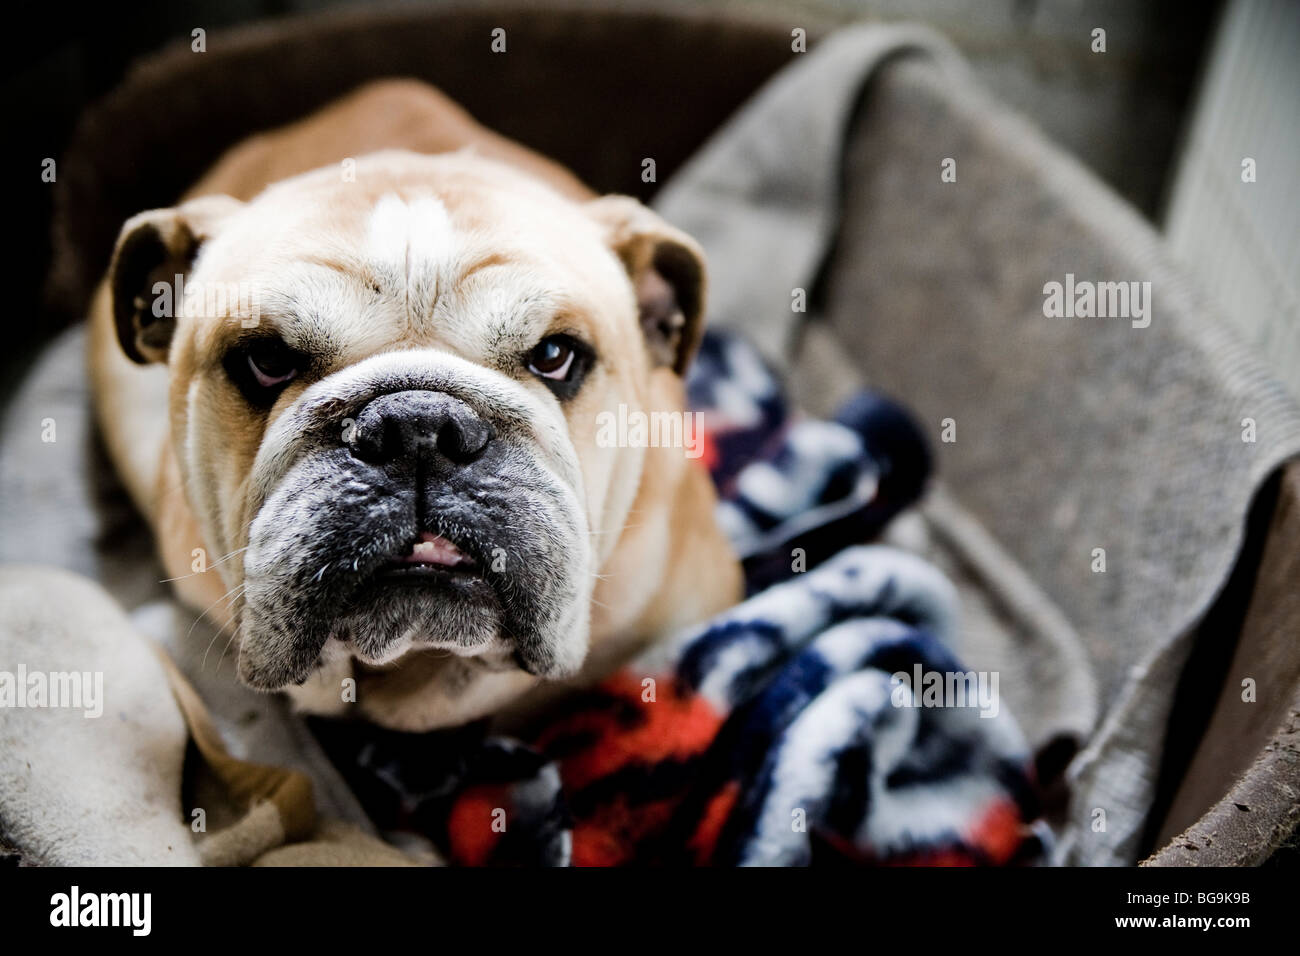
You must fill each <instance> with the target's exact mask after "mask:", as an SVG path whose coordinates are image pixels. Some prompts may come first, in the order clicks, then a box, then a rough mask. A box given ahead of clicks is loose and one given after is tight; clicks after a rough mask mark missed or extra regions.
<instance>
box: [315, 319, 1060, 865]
mask: <svg viewBox="0 0 1300 956" xmlns="http://www.w3.org/2000/svg"><path fill="white" fill-rule="evenodd" d="M689 384H690V395H691V399H692V403H693V405H694V409H695V411H697V412H699V413H700V415H701V418H702V420H703V422H704V423H705V425H704V435H705V436H706V437H705V447H706V448H707V449H708V453H707V454H706V455H705V461H706V462H707V463H708V465H709V467H710V472H711V474H712V476H713V478H714V480H715V482H716V483H717V487H718V490H719V492H720V496H721V501H720V503H719V506H718V514H719V519H720V520H721V522H722V524H723V526H724V527H725V528H726V529H727V531H728V532H729V534H730V537H731V539H732V541H733V542H734V543H735V545H736V547H737V550H738V551H739V552H740V555H741V557H742V560H743V561H744V567H745V574H746V581H747V583H748V586H749V588H750V591H751V592H752V594H753V596H752V597H750V598H749V599H748V600H746V601H744V602H743V603H742V604H740V605H739V606H738V607H736V608H734V609H732V610H731V611H728V612H726V613H724V614H722V615H720V616H718V617H717V618H715V619H713V620H711V621H709V622H707V623H706V624H705V625H703V626H702V627H700V628H697V629H690V630H687V631H685V632H683V633H680V634H678V635H676V636H675V637H674V638H672V639H671V640H669V641H666V642H664V643H661V644H658V645H656V646H654V647H652V648H651V649H650V650H649V651H647V652H646V653H645V654H643V655H642V656H641V657H639V658H637V659H636V660H635V661H633V662H632V663H631V664H629V665H627V666H626V667H624V668H622V669H621V670H620V671H618V672H617V673H616V674H614V675H613V676H612V677H610V678H608V679H607V680H605V681H604V682H602V683H601V684H600V685H599V686H598V687H596V688H595V689H593V690H590V691H586V692H583V693H580V694H577V695H575V696H573V697H572V698H570V699H567V700H565V701H564V702H563V704H562V705H561V706H560V707H559V710H558V712H556V713H552V714H550V715H549V716H548V717H547V718H546V719H544V720H542V721H541V722H540V725H539V726H538V727H536V728H535V729H534V730H533V732H532V733H531V734H530V736H529V738H528V740H527V741H526V742H525V741H523V740H518V739H512V738H504V737H482V738H476V736H475V732H474V730H473V729H469V730H457V731H453V732H451V733H445V732H439V733H432V734H422V735H411V734H376V733H375V732H374V730H373V728H367V729H366V732H364V733H359V732H358V731H357V728H356V727H355V725H352V724H335V723H332V722H330V721H317V722H315V727H316V730H317V734H318V737H319V738H320V739H322V740H323V741H324V742H325V746H326V749H327V751H328V752H330V753H331V755H332V756H333V758H334V759H335V760H336V761H337V762H338V763H339V764H340V769H341V770H342V771H343V773H344V775H345V777H347V778H348V779H349V781H350V782H351V783H352V784H353V786H354V789H356V791H357V792H358V793H359V794H360V795H361V796H362V799H363V802H364V803H365V805H366V809H367V810H368V812H369V813H370V815H371V816H372V817H373V818H374V819H375V820H376V822H377V823H378V825H379V826H380V827H381V828H383V829H385V830H388V831H389V832H393V831H403V830H405V831H409V832H414V833H416V834H418V835H421V836H423V837H426V838H428V839H429V840H431V841H432V842H433V843H434V845H435V846H436V847H437V848H438V849H439V850H440V851H441V853H442V854H443V855H444V856H445V858H446V859H448V860H449V861H450V862H452V863H454V864H460V865H470V866H481V865H549V866H564V865H578V866H615V865H630V864H656V865H713V866H736V865H760V866H802V865H809V864H812V863H827V862H835V863H846V862H847V863H855V864H884V863H889V864H900V863H912V864H1006V863H1011V862H1028V861H1033V860H1037V859H1038V858H1039V856H1040V855H1041V853H1042V852H1043V849H1044V846H1043V831H1041V830H1036V829H1035V828H1034V827H1033V826H1032V823H1033V821H1034V820H1035V817H1036V815H1037V796H1036V794H1035V790H1034V781H1033V775H1032V771H1031V769H1030V753H1029V748H1028V747H1027V745H1026V744H1025V741H1024V738H1023V736H1022V735H1021V733H1020V731H1019V729H1018V728H1017V727H1016V725H1015V722H1014V720H1013V719H1012V717H1011V715H1010V714H1009V713H1008V712H1007V711H1006V710H1004V709H1002V708H1001V707H1000V705H999V700H998V696H997V684H996V677H995V676H994V679H993V680H992V682H991V683H990V681H989V677H990V675H977V674H975V673H974V672H968V671H966V670H965V668H964V667H963V666H962V665H961V664H960V663H959V662H958V661H957V659H956V658H955V656H954V655H953V653H952V651H951V646H952V641H953V637H954V632H955V630H956V626H957V625H956V618H957V613H956V600H955V594H954V591H953V588H952V586H951V585H950V584H949V583H948V581H947V580H946V579H945V578H944V576H943V575H942V574H940V573H939V572H938V571H937V570H936V569H934V568H933V567H932V566H931V565H929V564H928V563H926V562H925V561H923V560H921V559H919V558H917V557H915V556H913V555H910V554H907V553H906V552H903V551H900V550H896V549H893V548H888V547H881V546H852V547H848V548H843V544H844V543H845V542H846V541H861V540H863V539H865V538H869V537H872V536H874V535H875V534H876V533H877V532H879V530H880V529H881V528H882V527H883V525H884V524H885V522H886V521H888V519H889V518H890V517H892V516H893V515H894V514H895V513H897V512H898V511H899V510H900V509H901V508H902V507H904V506H905V505H907V504H909V503H910V502H912V501H913V500H915V498H916V497H917V496H918V494H919V493H920V491H921V489H922V486H923V482H924V479H925V477H926V475H927V473H928V461H929V459H928V453H927V451H926V449H925V445H924V441H923V439H922V438H921V435H920V432H919V431H918V429H917V428H916V426H915V425H914V424H913V423H912V422H911V420H910V419H909V417H908V416H907V414H906V412H904V411H903V409H902V408H901V407H899V406H898V405H896V404H895V403H893V402H891V401H889V400H887V399H885V398H883V397H882V396H879V395H876V394H873V393H862V394H860V395H858V396H855V398H854V399H853V400H852V401H850V402H849V403H848V404H847V405H846V406H845V408H844V409H843V410H842V412H841V414H840V415H839V416H838V417H837V419H836V420H834V421H817V420H810V419H797V418H793V417H792V416H791V415H790V413H789V409H788V408H787V407H786V405H785V402H784V400H783V397H782V391H781V389H780V388H779V387H778V385H777V382H776V379H775V378H774V376H772V375H771V374H770V372H768V370H767V369H766V368H765V366H764V364H763V362H762V360H761V358H760V357H759V356H758V354H757V353H756V352H755V351H754V350H753V349H752V348H751V347H750V346H748V345H746V344H745V343H744V342H743V340H741V339H740V338H739V337H737V336H734V335H726V334H723V333H717V332H714V333H710V334H709V335H708V336H707V338H706V340H705V342H704V346H703V353H702V357H701V361H700V362H699V363H698V364H697V365H696V366H695V367H694V370H693V372H692V376H691V379H690V383H689ZM954 694H955V695H956V696H955V697H954Z"/></svg>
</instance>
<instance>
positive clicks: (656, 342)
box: [587, 196, 706, 375]
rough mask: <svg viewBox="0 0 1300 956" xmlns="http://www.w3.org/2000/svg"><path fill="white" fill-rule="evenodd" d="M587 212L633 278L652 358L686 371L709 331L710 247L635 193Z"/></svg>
mask: <svg viewBox="0 0 1300 956" xmlns="http://www.w3.org/2000/svg"><path fill="white" fill-rule="evenodd" d="M587 210H588V211H589V212H590V214H591V216H592V217H593V218H594V219H595V220H596V221H597V222H598V223H600V224H601V225H602V226H603V227H604V228H605V236H606V242H608V243H609V245H610V248H612V249H613V250H614V253H615V254H616V255H617V256H618V257H619V259H620V260H622V262H623V267H624V268H625V269H627V273H628V275H629V276H630V277H631V279H632V287H633V288H634V289H635V290H636V303H637V308H638V310H639V311H640V313H641V330H642V331H643V332H644V333H645V338H646V345H647V346H648V348H649V350H650V357H651V359H652V360H653V361H654V363H655V364H656V365H669V366H671V367H672V369H673V370H674V371H675V372H676V373H677V374H678V375H682V374H684V373H685V372H686V368H687V366H688V365H690V363H691V359H692V358H693V357H694V355H695V350H696V348H697V347H698V346H699V344H700V336H701V335H703V333H704V296H705V285H706V273H705V268H704V251H703V250H702V249H701V248H700V247H699V244H698V243H696V241H695V240H694V239H692V238H691V237H690V236H688V235H686V233H684V232H682V231H681V230H680V229H675V228H673V227H672V226H670V225H668V223H666V222H665V221H664V220H663V219H662V218H660V217H659V216H658V215H656V214H655V213H653V212H651V211H650V210H649V209H647V208H646V207H645V206H643V205H642V204H641V203H639V202H637V201H636V200H635V199H633V198H632V197H631V196H602V197H601V198H599V199H593V200H592V201H591V202H589V203H587Z"/></svg>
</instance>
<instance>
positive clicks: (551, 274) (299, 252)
mask: <svg viewBox="0 0 1300 956" xmlns="http://www.w3.org/2000/svg"><path fill="white" fill-rule="evenodd" d="M416 165H417V168H416V169H414V170H406V171H403V172H401V173H394V172H389V171H386V170H373V169H369V168H367V167H366V166H364V165H359V166H358V168H357V170H356V179H355V180H351V181H349V180H348V179H346V178H345V177H344V174H343V172H342V171H341V170H322V171H319V172H317V173H312V174H309V175H307V176H304V177H299V178H297V179H295V180H291V181H288V182H286V183H282V184H280V185H278V186H276V187H273V188H272V189H270V190H268V191H267V192H266V193H264V194H263V195H262V196H260V197H258V198H257V199H255V200H253V201H252V202H251V203H249V204H248V205H247V206H246V207H245V208H244V209H242V210H241V211H240V212H239V213H237V214H236V215H235V216H234V217H232V220H231V221H230V222H229V223H228V224H227V225H226V227H225V228H224V229H223V230H222V231H221V233H220V234H219V235H218V236H217V237H215V238H214V239H213V240H212V241H211V242H210V243H209V244H208V245H207V246H205V248H204V250H203V253H202V255H201V257H200V259H199V262H198V263H197V267H196V269H195V272H194V280H195V281H198V282H200V283H208V284H212V285H218V284H220V285H224V286H226V287H227V289H228V292H229V294H228V295H227V296H226V299H227V302H228V303H229V305H228V315H229V316H230V317H231V318H233V319H238V320H240V321H238V322H226V323H216V324H215V325H214V327H213V328H212V329H211V330H210V331H208V332H207V334H210V335H218V336H221V335H229V334H230V330H231V328H232V327H234V328H240V329H248V328H261V329H272V330H274V331H275V332H276V333H277V334H279V335H281V337H283V338H284V339H285V341H286V342H288V343H289V344H290V345H293V346H296V347H301V348H304V349H308V350H310V351H313V352H321V351H327V352H333V353H336V354H337V356H338V357H339V358H341V359H344V360H356V359H359V358H361V357H364V356H365V355H367V354H370V353H372V352H374V351H376V350H378V349H380V348H384V347H388V346H391V345H393V344H396V343H406V344H418V345H430V344H433V345H438V346H441V347H444V348H448V349H450V350H452V351H457V352H461V353H462V354H465V355H466V356H477V355H480V354H482V353H483V351H484V349H485V348H487V347H488V346H493V347H497V348H499V347H502V346H509V347H510V348H512V349H517V348H522V347H527V346H529V345H531V344H532V343H533V341H535V338H536V336H538V335H541V334H546V333H547V331H548V330H549V331H553V330H555V329H556V328H557V327H559V326H564V325H565V323H566V322H567V323H570V324H572V323H574V322H578V323H580V322H581V317H582V316H584V315H588V316H589V315H590V314H591V313H593V312H598V311H601V310H605V311H607V310H609V308H610V307H611V305H614V306H617V305H621V304H623V303H622V300H623V299H626V298H628V297H629V296H630V290H629V287H628V284H627V280H626V274H625V273H624V272H623V271H622V268H621V266H620V265H619V263H618V260H617V258H616V257H615V256H614V255H613V254H612V252H610V251H609V250H608V248H607V247H606V246H605V244H604V242H603V238H602V235H601V233H600V230H599V228H598V227H597V225H596V223H595V222H594V221H592V220H591V219H590V218H589V217H588V216H586V215H585V213H584V212H583V211H582V209H581V208H580V207H579V206H578V205H577V204H575V203H573V202H571V201H569V200H567V199H565V198H563V197H561V196H558V195H555V194H552V193H551V192H550V191H549V190H547V189H546V188H545V187H543V186H540V185H536V184H533V183H531V182H530V181H527V180H522V178H519V177H517V176H516V174H514V173H513V172H512V171H505V170H504V168H496V167H491V166H489V167H488V168H487V170H486V171H483V170H479V171H474V170H469V169H465V168H463V167H461V166H457V165H452V166H451V167H450V168H441V169H440V168H439V167H438V165H437V164H436V163H429V164H428V165H420V164H416ZM197 334H200V335H202V334H204V332H203V331H200V332H199V333H197ZM515 340H517V341H515Z"/></svg>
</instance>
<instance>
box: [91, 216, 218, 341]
mask: <svg viewBox="0 0 1300 956" xmlns="http://www.w3.org/2000/svg"><path fill="white" fill-rule="evenodd" d="M242 205H243V203H241V202H240V201H239V200H238V199H234V198H232V197H230V196H201V197H199V198H198V199H191V200H190V201H189V202H187V203H183V204H182V205H180V206H176V207H174V208H171V209H151V210H149V211H148V212H142V213H140V214H139V215H136V216H132V217H131V218H130V219H128V220H127V221H126V225H124V226H123V227H122V232H121V233H120V234H119V235H118V237H117V246H116V247H115V248H114V249H113V260H112V262H111V263H110V265H109V267H108V283H109V290H110V292H111V294H112V300H113V320H114V323H115V324H116V326H117V339H118V341H119V342H120V343H121V344H122V351H123V352H125V353H126V354H127V356H128V357H129V358H130V359H131V360H132V361H135V362H139V363H140V364H141V365H145V364H148V363H149V362H165V361H167V350H168V348H169V347H170V345H171V340H172V334H173V333H174V332H175V331H176V308H177V306H178V303H177V302H176V295H177V293H178V292H180V290H179V289H177V288H176V276H178V275H180V276H185V275H188V274H189V271H190V267H191V266H192V265H193V264H194V258H195V256H197V255H198V252H199V247H200V246H202V245H203V243H204V242H205V241H206V240H208V239H210V238H212V236H213V235H214V233H215V232H216V230H217V229H218V228H219V227H220V225H221V223H222V222H223V221H224V220H225V219H226V217H228V216H229V215H230V214H231V213H232V212H234V211H235V210H237V209H238V208H240V207H241V206H242ZM159 283H165V284H166V286H167V291H166V292H163V291H155V290H156V289H157V288H158V284H159ZM160 297H161V298H162V301H159V299H160Z"/></svg>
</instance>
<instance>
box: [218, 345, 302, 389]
mask: <svg viewBox="0 0 1300 956" xmlns="http://www.w3.org/2000/svg"><path fill="white" fill-rule="evenodd" d="M305 362H306V359H305V357H304V356H303V355H301V354H300V353H298V352H295V351H294V350H293V349H291V348H289V346H287V345H285V344H284V342H282V341H280V340H279V339H271V338H267V339H258V340H257V341H255V342H251V343H249V344H247V345H244V346H241V347H238V348H234V349H231V351H230V352H229V353H228V354H227V355H226V358H225V362H224V364H225V367H226V373H227V374H228V375H229V376H230V378H231V380H232V381H233V382H234V383H235V384H236V385H237V386H239V389H240V391H242V392H243V393H244V397H245V398H247V399H248V400H249V401H250V402H252V403H253V404H258V405H262V404H268V403H269V402H270V401H272V400H273V399H274V398H275V396H276V395H277V394H279V392H280V390H281V389H282V388H284V386H285V385H287V384H288V383H289V382H291V381H293V380H294V379H295V378H297V376H298V374H299V373H300V372H301V371H302V369H303V367H304V365H305Z"/></svg>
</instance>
